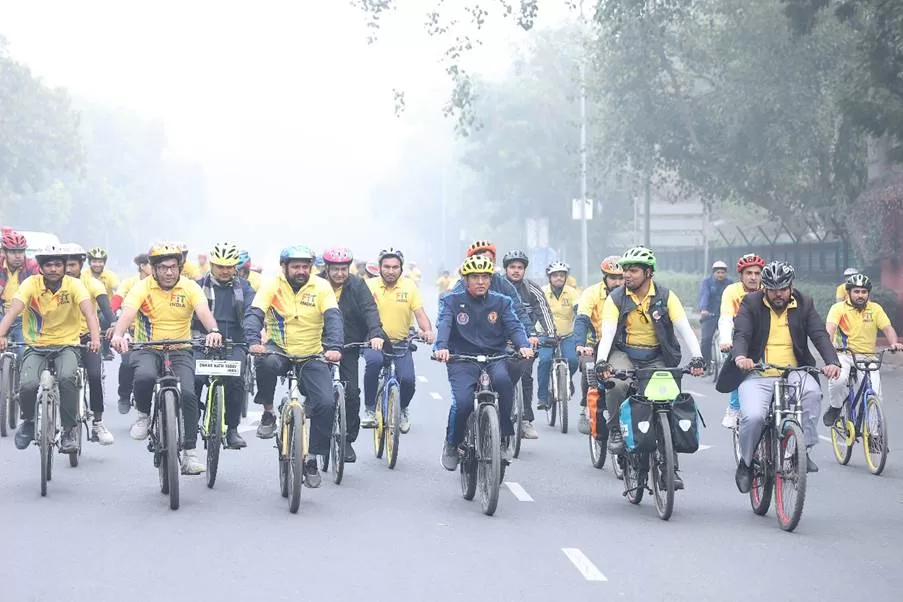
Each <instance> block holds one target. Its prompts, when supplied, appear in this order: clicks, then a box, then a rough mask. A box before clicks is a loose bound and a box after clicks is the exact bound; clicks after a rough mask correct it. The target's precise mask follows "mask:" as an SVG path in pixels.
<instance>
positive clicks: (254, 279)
mask: <svg viewBox="0 0 903 602" xmlns="http://www.w3.org/2000/svg"><path fill="white" fill-rule="evenodd" d="M238 275H239V276H241V277H242V278H244V279H245V280H247V281H248V284H250V285H251V289H252V290H255V291H256V290H258V289H259V288H260V284H261V278H260V274H258V273H257V272H252V271H251V256H250V255H248V252H247V251H245V250H241V251H239V252H238Z"/></svg>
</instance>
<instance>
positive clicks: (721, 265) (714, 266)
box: [712, 260, 727, 271]
mask: <svg viewBox="0 0 903 602" xmlns="http://www.w3.org/2000/svg"><path fill="white" fill-rule="evenodd" d="M712 270H713V271H714V270H727V264H726V263H724V262H723V261H721V260H719V261H716V262H715V263H713V264H712Z"/></svg>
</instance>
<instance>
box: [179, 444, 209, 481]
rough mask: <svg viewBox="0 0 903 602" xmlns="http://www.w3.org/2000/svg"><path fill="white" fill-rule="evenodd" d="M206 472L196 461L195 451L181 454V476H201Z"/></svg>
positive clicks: (190, 450)
mask: <svg viewBox="0 0 903 602" xmlns="http://www.w3.org/2000/svg"><path fill="white" fill-rule="evenodd" d="M206 470H207V467H206V466H205V465H204V464H202V463H201V461H200V460H198V455H197V452H196V451H195V450H193V449H186V450H185V451H183V452H182V474H190V475H194V474H201V473H202V472H204V471H206Z"/></svg>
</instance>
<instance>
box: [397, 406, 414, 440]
mask: <svg viewBox="0 0 903 602" xmlns="http://www.w3.org/2000/svg"><path fill="white" fill-rule="evenodd" d="M398 428H400V429H401V432H402V434H405V433H407V432H408V431H409V430H411V419H410V418H409V417H408V408H405V409H403V410H402V411H401V420H400V421H399V422H398Z"/></svg>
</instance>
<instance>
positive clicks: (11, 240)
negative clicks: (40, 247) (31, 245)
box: [3, 230, 28, 251]
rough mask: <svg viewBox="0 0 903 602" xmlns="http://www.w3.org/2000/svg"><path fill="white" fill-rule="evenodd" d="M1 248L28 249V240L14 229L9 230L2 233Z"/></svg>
mask: <svg viewBox="0 0 903 602" xmlns="http://www.w3.org/2000/svg"><path fill="white" fill-rule="evenodd" d="M3 248H4V249H7V250H9V251H24V250H26V249H28V242H26V241H25V237H24V236H22V235H21V234H19V233H18V232H16V231H15V230H9V231H8V232H4V233H3Z"/></svg>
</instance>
